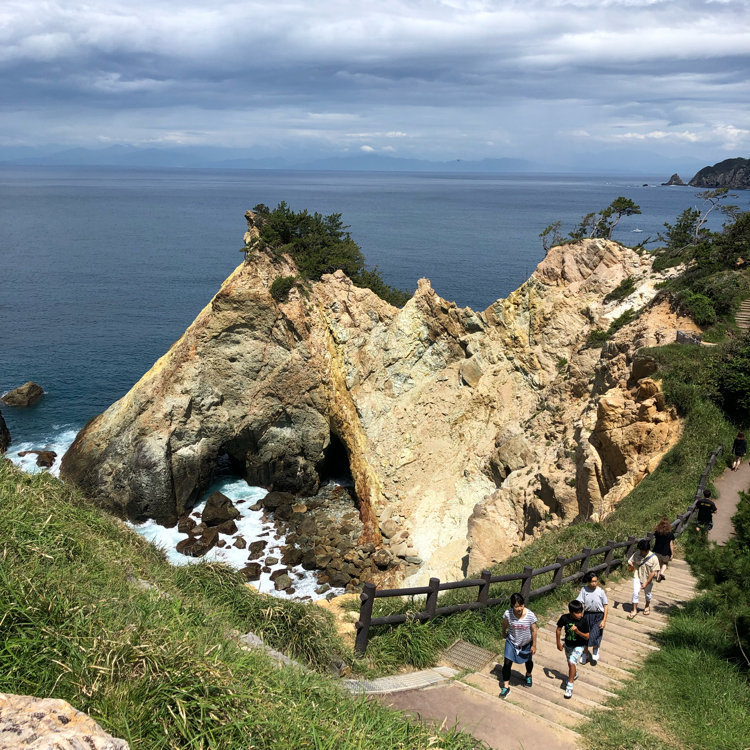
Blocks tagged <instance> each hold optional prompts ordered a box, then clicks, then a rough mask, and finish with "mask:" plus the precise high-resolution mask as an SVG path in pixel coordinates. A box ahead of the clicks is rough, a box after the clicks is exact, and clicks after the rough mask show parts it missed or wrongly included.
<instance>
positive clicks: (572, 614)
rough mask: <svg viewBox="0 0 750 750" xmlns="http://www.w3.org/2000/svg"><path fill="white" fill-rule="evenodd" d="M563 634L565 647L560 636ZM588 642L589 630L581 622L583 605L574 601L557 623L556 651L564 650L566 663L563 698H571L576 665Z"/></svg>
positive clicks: (576, 600) (575, 677)
mask: <svg viewBox="0 0 750 750" xmlns="http://www.w3.org/2000/svg"><path fill="white" fill-rule="evenodd" d="M563 631H564V632H565V645H564V646H563V639H562V634H563ZM588 642H589V629H588V627H587V626H586V624H585V623H584V621H583V604H581V602H579V601H578V599H574V600H573V601H572V602H570V604H568V613H567V614H564V615H562V617H560V619H559V620H558V621H557V650H558V651H562V650H563V648H565V660H566V661H567V662H568V684H567V685H566V686H565V697H566V698H572V697H573V682H574V681H575V680H576V679H578V675H577V674H576V664H578V662H579V661H580V660H581V657H582V656H583V649H584V647H585V646H586V644H587V643H588Z"/></svg>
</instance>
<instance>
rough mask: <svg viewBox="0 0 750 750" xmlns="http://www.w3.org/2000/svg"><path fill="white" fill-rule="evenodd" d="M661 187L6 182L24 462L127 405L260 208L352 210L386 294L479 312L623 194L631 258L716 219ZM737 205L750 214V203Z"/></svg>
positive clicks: (232, 179) (355, 179) (338, 181)
mask: <svg viewBox="0 0 750 750" xmlns="http://www.w3.org/2000/svg"><path fill="white" fill-rule="evenodd" d="M660 179H663V176H661V178H659V177H656V176H654V175H644V176H643V177H642V178H640V179H633V178H618V177H616V176H615V177H595V176H590V175H587V176H571V175H507V174H498V175H488V174H464V175H460V174H423V173H419V174H417V173H371V172H368V173H342V172H283V171H239V170H236V171H220V170H178V169H171V170H170V169H158V170H156V169H154V170H135V169H134V170H124V169H105V168H98V169H93V168H79V169H74V168H41V167H40V168H31V167H24V168H21V167H7V168H2V170H0V269H1V270H0V393H2V392H5V391H7V390H9V389H11V388H14V387H16V386H18V385H20V384H21V383H23V382H25V381H27V380H34V381H36V382H38V383H39V384H41V385H42V386H43V387H44V389H45V391H46V396H45V397H44V399H43V400H42V401H41V402H40V403H39V404H37V405H36V406H34V407H31V408H29V409H11V408H8V407H6V408H3V415H4V417H5V419H6V422H7V423H8V426H9V428H10V430H11V434H12V436H13V442H14V448H15V449H16V450H17V449H18V448H19V447H21V446H23V447H40V448H41V447H45V446H51V447H53V448H54V447H55V446H58V447H64V446H65V444H66V443H69V442H70V440H71V439H72V436H73V434H74V433H75V431H76V430H78V429H80V427H82V426H83V424H84V423H85V422H86V421H87V420H88V419H90V418H91V417H93V416H95V415H96V414H98V413H100V412H101V411H103V410H104V409H105V408H106V407H107V406H109V405H110V404H111V403H112V402H114V401H115V400H117V399H118V398H120V397H121V396H122V395H123V394H125V393H126V392H127V391H128V390H129V388H130V387H131V386H132V384H133V383H135V382H136V381H137V380H138V379H139V378H140V376H141V375H142V374H143V373H144V372H145V371H146V370H147V369H148V368H149V367H150V366H151V364H152V363H153V362H154V361H155V360H156V359H157V358H158V357H159V356H160V355H161V354H163V353H164V352H165V351H166V350H167V349H168V348H169V346H170V345H171V344H172V343H173V342H174V341H175V340H176V339H177V338H178V337H179V336H180V335H181V334H182V332H183V331H184V330H185V328H186V327H187V326H188V325H189V324H190V322H191V321H192V320H193V319H194V317H195V316H196V315H197V313H198V312H199V311H200V310H201V308H202V307H203V306H204V305H205V304H206V303H207V302H208V300H209V299H210V298H211V296H212V295H213V294H214V293H215V292H216V290H217V289H218V288H219V285H220V284H221V282H222V281H223V280H224V279H225V278H226V277H227V276H228V275H229V273H230V272H231V271H232V269H233V268H234V267H235V266H236V265H237V264H238V263H239V262H240V260H241V259H242V255H241V254H240V253H239V252H238V251H239V249H240V247H241V246H242V235H243V233H244V231H245V228H246V225H245V220H244V217H243V213H244V211H245V210H246V209H248V208H251V207H252V206H254V205H255V204H257V203H265V204H267V205H269V206H274V205H276V204H277V203H278V202H279V201H281V200H286V201H287V202H288V203H289V204H290V205H291V207H292V208H294V209H296V210H301V209H303V208H308V209H309V210H311V211H319V212H321V213H324V214H326V213H331V212H338V213H341V214H342V215H343V219H344V222H345V223H346V224H349V225H350V226H351V233H352V236H353V238H354V239H355V240H356V241H357V242H358V243H359V244H360V246H361V247H362V249H363V251H364V253H365V256H366V258H367V261H368V263H369V264H370V265H377V266H378V267H379V268H380V270H381V271H382V273H383V276H384V277H385V279H386V281H387V282H388V283H390V284H393V285H395V286H399V287H405V288H409V289H413V288H415V286H416V282H417V280H418V279H419V278H421V277H423V276H424V277H427V278H429V279H431V281H432V285H433V287H434V288H435V290H436V291H437V292H438V293H439V294H440V295H441V296H443V297H445V298H447V299H449V300H453V301H455V302H456V303H457V304H458V305H460V306H464V305H468V306H471V307H473V308H474V309H480V310H481V309H484V308H486V307H487V306H488V305H489V304H491V303H492V302H493V301H494V300H496V299H497V298H499V297H504V296H506V295H507V294H508V293H509V292H510V291H512V290H513V289H515V288H516V287H518V286H519V285H520V284H521V283H522V282H523V281H524V280H525V279H526V278H527V277H528V275H529V274H530V273H531V272H532V271H533V269H534V268H535V266H536V265H537V263H538V262H539V261H540V260H541V258H542V256H543V252H542V247H541V242H540V240H539V237H538V235H539V232H540V231H542V230H543V229H544V228H545V227H546V226H547V225H548V224H550V223H551V222H553V221H556V220H558V219H559V220H561V221H562V222H563V229H564V231H566V232H567V231H569V230H570V229H571V228H572V227H573V226H574V225H575V224H576V223H577V222H578V221H579V220H580V218H581V217H582V216H583V215H584V214H585V213H587V212H588V211H592V210H595V209H599V208H602V207H604V206H606V205H607V204H608V203H610V202H611V201H612V200H613V199H614V198H616V197H617V196H619V195H624V196H627V197H629V198H632V199H633V200H634V201H635V202H636V203H638V204H639V205H640V206H641V208H642V211H643V213H642V215H640V216H634V217H628V218H625V219H623V220H622V222H621V225H620V226H618V228H617V231H616V234H615V239H619V240H620V241H622V242H624V243H625V244H631V245H632V244H636V243H637V242H638V241H640V240H641V239H643V238H645V237H646V236H648V235H652V236H655V235H656V233H657V231H659V230H660V229H662V228H663V223H664V222H665V221H673V220H674V218H675V216H676V215H677V214H678V213H679V212H680V211H682V210H683V209H684V208H686V207H688V206H694V205H699V204H700V201H699V199H698V198H697V192H698V191H695V190H693V189H691V188H665V187H659V186H658V182H659V181H660ZM644 183H647V185H644ZM734 202H736V203H740V204H741V205H742V206H743V207H744V209H745V210H747V209H748V204H749V203H750V195H748V194H747V193H745V194H741V195H739V196H738V198H737V199H736V200H735V201H734ZM636 229H640V230H642V232H636V231H635V230H636Z"/></svg>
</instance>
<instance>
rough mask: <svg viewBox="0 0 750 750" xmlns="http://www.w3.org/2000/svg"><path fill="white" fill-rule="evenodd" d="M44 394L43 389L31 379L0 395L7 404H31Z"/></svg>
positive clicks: (0, 398)
mask: <svg viewBox="0 0 750 750" xmlns="http://www.w3.org/2000/svg"><path fill="white" fill-rule="evenodd" d="M42 396H44V389H43V388H42V386H40V385H37V384H36V383H34V382H32V381H31V380H30V381H29V382H28V383H24V384H23V385H19V386H18V388H14V389H13V390H12V391H8V392H7V393H6V394H5V395H4V396H2V397H0V401H2V402H3V403H4V404H6V405H7V406H31V405H32V404H35V403H36V402H37V401H39V399H40V398H41V397H42Z"/></svg>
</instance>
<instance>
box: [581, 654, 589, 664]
mask: <svg viewBox="0 0 750 750" xmlns="http://www.w3.org/2000/svg"><path fill="white" fill-rule="evenodd" d="M588 656H589V655H588V654H587V653H586V652H585V651H584V652H583V654H582V655H581V664H585V663H586V661H587V660H588Z"/></svg>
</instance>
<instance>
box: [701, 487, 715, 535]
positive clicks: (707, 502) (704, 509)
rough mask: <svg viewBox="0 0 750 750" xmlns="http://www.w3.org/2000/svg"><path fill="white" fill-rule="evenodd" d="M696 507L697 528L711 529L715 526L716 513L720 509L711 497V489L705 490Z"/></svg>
mask: <svg viewBox="0 0 750 750" xmlns="http://www.w3.org/2000/svg"><path fill="white" fill-rule="evenodd" d="M695 509H696V510H697V511H698V516H697V517H696V519H695V528H696V529H697V530H698V531H700V530H701V529H705V530H706V531H711V529H712V528H713V527H714V513H716V511H717V510H718V508H717V507H716V503H715V502H714V501H713V500H712V499H711V490H703V497H702V498H701V499H700V500H699V501H698V502H697V503H696V504H695Z"/></svg>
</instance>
